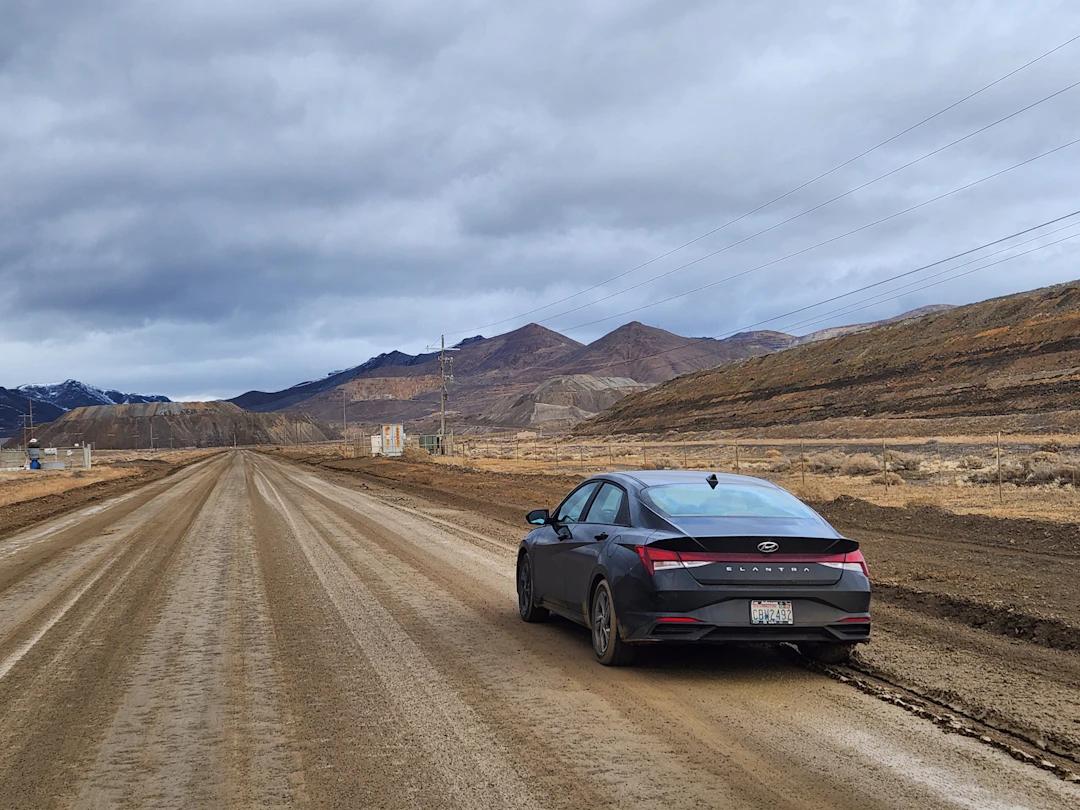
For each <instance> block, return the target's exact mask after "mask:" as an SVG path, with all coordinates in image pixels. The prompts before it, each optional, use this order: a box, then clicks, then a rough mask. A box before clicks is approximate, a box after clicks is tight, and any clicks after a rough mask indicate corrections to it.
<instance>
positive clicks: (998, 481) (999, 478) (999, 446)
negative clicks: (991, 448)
mask: <svg viewBox="0 0 1080 810" xmlns="http://www.w3.org/2000/svg"><path fill="white" fill-rule="evenodd" d="M994 455H996V456H997V491H998V506H1001V504H1002V503H1004V500H1003V498H1004V496H1003V495H1002V494H1001V431H1000V430H999V431H998V432H997V452H996V453H995V454H994Z"/></svg>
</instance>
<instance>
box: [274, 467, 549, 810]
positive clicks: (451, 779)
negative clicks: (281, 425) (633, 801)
mask: <svg viewBox="0 0 1080 810" xmlns="http://www.w3.org/2000/svg"><path fill="white" fill-rule="evenodd" d="M256 485H257V487H258V489H259V492H260V493H261V494H263V496H264V498H265V499H266V501H267V502H268V503H270V504H272V505H274V506H276V507H277V509H278V511H279V513H280V514H281V515H282V517H283V518H284V520H285V522H286V524H287V525H288V527H289V529H290V531H291V533H292V536H293V538H294V540H295V541H296V542H297V544H298V545H299V546H300V549H301V551H302V553H303V554H304V557H305V559H306V560H307V562H308V565H309V567H310V568H311V569H312V570H313V571H314V572H315V574H316V576H317V578H318V580H319V583H320V585H321V586H322V588H323V590H324V591H325V592H326V593H327V594H328V596H329V598H330V600H331V602H332V604H333V606H334V608H335V609H336V610H337V612H338V614H339V615H340V616H341V618H342V619H343V621H344V623H345V625H346V627H347V628H348V630H349V632H350V633H351V634H352V637H353V639H354V644H355V645H357V646H358V647H359V649H360V650H361V651H362V652H363V653H364V655H365V657H366V658H367V659H368V661H369V662H370V664H371V667H372V669H373V670H374V674H375V676H376V677H377V678H378V680H379V682H380V683H381V685H382V686H383V688H384V689H385V690H386V692H387V693H388V694H389V696H390V699H391V700H392V701H393V702H394V703H395V704H396V708H397V710H398V711H399V712H400V714H401V716H402V717H403V719H404V721H405V724H406V727H407V728H409V729H411V730H413V731H414V732H418V733H416V734H415V735H414V742H415V743H417V744H418V747H419V748H420V753H422V756H423V759H424V761H425V762H426V766H427V769H429V770H431V769H434V771H435V772H436V773H437V774H439V775H440V776H441V777H442V781H443V782H444V788H445V790H446V794H445V795H444V798H443V802H442V803H443V804H447V805H449V806H453V807H475V808H485V807H506V806H514V807H523V808H528V807H534V806H538V805H536V804H535V802H534V800H533V797H532V796H531V794H530V793H529V791H527V790H526V789H525V787H524V785H523V784H522V783H521V782H520V780H519V779H518V778H517V775H516V773H515V772H514V769H513V767H512V765H511V763H510V761H509V758H508V757H507V756H506V755H505V752H503V751H502V750H501V746H499V745H498V743H497V741H496V740H494V739H493V738H492V737H491V735H490V734H488V732H487V730H486V728H485V727H484V726H483V725H482V724H481V723H480V722H478V721H477V720H476V718H475V717H474V715H473V713H472V712H471V710H470V709H469V707H468V706H466V705H465V704H464V703H463V702H462V701H461V700H460V699H459V698H458V696H457V694H456V693H455V692H453V691H452V690H447V689H445V685H444V683H443V681H442V678H441V677H440V676H439V673H438V672H437V671H435V670H434V669H433V668H432V666H431V665H430V664H429V662H428V661H427V660H426V658H425V656H424V655H423V654H422V653H421V652H420V651H419V650H418V649H417V648H416V647H415V645H414V644H413V643H412V640H411V638H410V637H409V636H408V634H407V633H405V632H404V631H403V630H402V629H401V628H400V626H398V624H397V621H396V618H395V617H394V616H393V615H392V614H390V613H389V612H387V611H385V609H384V608H382V606H381V605H379V603H378V601H377V600H375V599H373V598H372V596H371V594H370V593H368V592H366V589H365V588H364V587H363V585H362V583H360V582H359V581H358V580H357V579H355V578H354V577H351V576H349V575H348V574H349V572H348V570H347V569H346V568H345V567H344V566H342V565H341V564H340V560H339V559H336V558H335V556H334V555H333V554H332V553H330V551H329V550H328V548H327V547H326V545H325V544H322V543H319V542H317V540H316V535H317V531H316V530H315V529H314V528H313V526H312V525H311V524H310V523H309V522H308V521H307V520H306V519H305V517H304V516H303V515H302V514H300V513H299V512H298V511H297V510H296V509H295V508H293V506H292V505H291V504H289V503H287V502H286V501H285V500H284V499H283V498H282V496H281V494H280V493H279V490H278V485H277V483H275V482H271V481H270V480H269V479H268V478H266V477H265V476H261V475H259V474H258V473H257V474H256ZM478 775H479V776H480V777H481V778H480V779H477V778H476V777H477V776H478Z"/></svg>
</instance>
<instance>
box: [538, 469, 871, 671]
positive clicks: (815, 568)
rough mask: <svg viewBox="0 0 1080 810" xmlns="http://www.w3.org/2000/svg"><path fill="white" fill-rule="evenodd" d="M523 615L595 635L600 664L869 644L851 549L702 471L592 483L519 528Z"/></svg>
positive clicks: (831, 654)
mask: <svg viewBox="0 0 1080 810" xmlns="http://www.w3.org/2000/svg"><path fill="white" fill-rule="evenodd" d="M526 520H527V521H528V522H529V523H530V524H532V525H534V526H535V527H536V528H534V529H533V530H532V531H531V532H530V533H529V534H528V535H527V536H526V537H525V539H524V540H523V541H522V543H521V547H520V549H519V551H518V561H517V589H518V610H519V612H520V614H521V618H522V619H524V620H525V621H527V622H535V621H541V620H543V619H545V618H547V616H548V613H549V611H550V612H554V613H558V614H559V615H561V616H564V617H566V618H568V619H571V620H572V621H575V622H578V623H580V624H583V625H585V626H587V627H589V628H590V630H591V631H592V642H593V649H594V651H595V652H596V657H597V659H598V660H599V661H600V663H602V664H608V665H612V664H615V665H618V664H626V663H629V662H630V660H631V659H632V656H633V652H634V649H635V647H637V646H638V645H641V644H657V643H670V642H678V643H687V642H695V643H717V642H728V641H752V642H794V643H796V644H797V645H798V647H799V649H800V650H801V651H802V652H803V653H804V654H806V655H808V656H810V657H812V658H815V659H818V660H821V661H826V662H832V663H838V662H841V661H843V660H846V658H847V657H848V655H849V654H850V651H851V649H852V648H853V646H854V645H855V644H858V643H860V642H865V641H868V640H869V638H870V579H869V575H868V572H867V569H866V563H865V561H864V560H863V555H862V552H861V551H859V544H858V543H857V542H855V541H854V540H850V539H847V538H845V537H844V536H842V535H841V534H840V533H839V532H837V531H836V530H835V529H834V528H833V527H832V526H830V525H829V524H828V523H827V522H826V521H825V519H824V518H822V517H821V516H820V515H819V514H818V513H817V512H815V511H814V510H813V509H811V508H810V507H809V506H807V505H806V504H804V503H803V502H802V501H800V500H799V499H798V498H796V497H795V496H794V495H791V494H790V493H789V492H787V491H786V490H784V489H782V488H780V487H778V486H776V485H775V484H772V483H770V482H768V481H764V480H761V479H758V478H751V477H748V476H742V475H721V474H716V473H710V472H707V471H700V472H699V471H687V470H680V471H668V470H664V471H641V472H620V473H605V474H603V475H596V476H593V477H592V478H590V479H588V480H587V481H585V482H584V483H583V484H581V485H580V486H578V487H577V488H576V489H574V491H573V492H571V493H570V494H569V495H567V496H566V498H565V499H564V500H563V502H562V503H561V504H559V506H558V507H557V508H556V509H555V510H554V511H549V510H547V509H536V510H534V511H532V512H529V514H528V515H527V516H526Z"/></svg>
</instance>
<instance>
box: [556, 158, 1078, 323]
mask: <svg viewBox="0 0 1080 810" xmlns="http://www.w3.org/2000/svg"><path fill="white" fill-rule="evenodd" d="M1077 143H1080V138H1074V139H1073V140H1071V141H1067V142H1066V143H1063V144H1061V145H1060V146H1055V147H1054V148H1053V149H1049V150H1047V151H1046V152H1043V153H1041V154H1038V155H1035V156H1034V157H1030V158H1027V159H1026V160H1022V161H1020V162H1019V163H1014V164H1013V165H1011V166H1007V167H1006V168H1004V169H1000V170H998V171H996V172H994V173H993V174H988V175H986V176H985V177H980V178H979V179H978V180H973V181H971V182H970V183H965V184H964V185H962V186H957V187H956V188H954V189H951V190H950V191H946V192H944V193H942V194H938V195H936V196H934V197H931V198H930V199H927V200H923V201H922V202H920V203H916V204H915V205H912V206H909V207H907V208H905V209H903V210H901V211H897V212H895V213H893V214H889V215H888V216H885V217H881V218H880V219H876V220H874V221H873V222H868V223H866V224H864V225H860V226H859V227H857V228H853V229H852V230H850V231H847V232H845V233H842V234H838V235H836V236H832V237H829V238H828V239H825V240H822V241H821V242H818V243H816V244H813V245H810V246H809V247H805V248H802V249H800V250H796V251H794V252H792V253H788V254H787V255H785V256H781V257H779V258H777V259H771V260H770V261H767V262H764V263H763V264H759V265H757V266H755V267H750V268H748V269H746V270H740V271H739V272H738V273H732V274H731V275H729V276H726V277H724V278H722V279H718V280H717V281H711V282H709V283H708V284H702V285H700V286H698V287H694V288H693V289H690V290H686V291H684V292H681V293H676V294H675V295H670V296H668V297H667V298H661V299H660V300H658V301H652V302H650V303H648V304H642V305H641V306H637V307H632V308H631V309H627V310H623V311H622V312H617V313H615V314H614V315H608V316H605V317H603V318H596V319H595V320H592V321H586V322H584V323H579V324H575V325H574V326H571V327H569V328H567V329H563V330H562V331H563V332H574V331H577V330H579V329H583V328H585V327H587V326H593V325H595V324H598V323H603V322H604V321H610V320H612V319H614V318H621V317H624V316H626V315H630V314H632V313H634V312H640V311H642V310H644V309H650V308H652V307H656V306H660V305H661V304H666V303H669V302H671V301H675V300H677V299H679V298H685V297H686V296H688V295H693V294H695V293H699V292H702V291H704V290H708V289H711V288H713V287H718V286H720V285H721V284H726V283H727V282H729V281H732V280H734V279H736V278H741V277H743V276H747V275H750V274H751V273H756V272H757V271H759V270H763V269H765V268H766V267H771V266H773V265H775V264H779V263H780V262H784V261H787V260H788V259H793V258H795V257H796V256H801V255H803V254H804V253H809V252H810V251H812V250H816V249H817V248H819V247H823V246H824V245H828V244H831V243H833V242H837V241H839V240H841V239H846V238H847V237H849V236H852V235H854V234H856V233H859V232H861V231H865V230H867V229H868V228H873V227H875V226H877V225H881V224H882V223H884V222H888V221H889V220H892V219H896V218H897V217H899V216H903V215H904V214H908V213H910V212H912V211H915V210H917V209H919V208H923V207H925V206H927V205H930V204H931V203H935V202H937V201H939V200H943V199H945V198H946V197H951V196H953V195H954V194H959V193H960V192H962V191H967V190H968V189H969V188H973V187H974V186H977V185H979V184H981V183H985V182H987V181H988V180H993V179H994V178H995V177H1000V176H1001V175H1003V174H1007V173H1008V172H1011V171H1014V170H1015V169H1019V168H1020V167H1022V166H1026V165H1027V164H1029V163H1033V162H1035V161H1036V160H1041V159H1042V158H1044V157H1047V156H1049V155H1052V154H1054V153H1056V152H1060V151H1061V150H1063V149H1067V148H1069V147H1070V146H1075V145H1076V144H1077Z"/></svg>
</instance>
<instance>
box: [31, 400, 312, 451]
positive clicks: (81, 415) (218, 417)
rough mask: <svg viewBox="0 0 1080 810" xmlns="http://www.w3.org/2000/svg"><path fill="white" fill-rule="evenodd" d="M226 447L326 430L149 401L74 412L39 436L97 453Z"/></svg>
mask: <svg viewBox="0 0 1080 810" xmlns="http://www.w3.org/2000/svg"><path fill="white" fill-rule="evenodd" d="M151 431H152V435H153V442H152V443H153V446H155V447H225V446H229V445H232V444H234V443H235V444H285V443H289V442H293V441H301V442H304V441H323V440H325V439H327V438H331V436H329V435H328V431H327V430H326V429H325V428H324V427H322V426H320V425H318V424H317V423H315V422H314V421H312V420H311V419H309V418H298V417H295V416H289V415H286V414H256V413H249V412H247V411H245V410H243V409H242V408H239V407H237V406H236V405H233V404H232V403H229V402H152V403H145V404H133V405H94V406H89V407H85V408H75V409H73V410H71V411H68V412H67V413H66V414H64V415H63V416H62V417H60V418H59V419H57V420H56V421H54V422H51V423H49V424H48V425H47V426H45V427H44V428H42V429H41V430H40V431H39V432H38V438H39V439H40V440H41V442H42V444H45V445H54V446H58V447H64V446H71V445H74V444H76V443H83V442H90V443H92V444H93V445H94V447H98V448H101V449H115V450H128V449H139V448H146V447H150V446H151Z"/></svg>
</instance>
